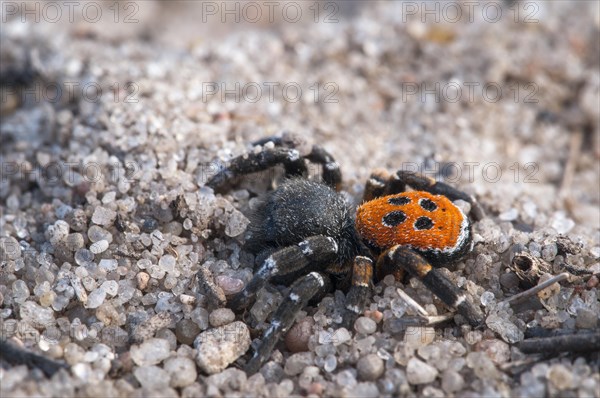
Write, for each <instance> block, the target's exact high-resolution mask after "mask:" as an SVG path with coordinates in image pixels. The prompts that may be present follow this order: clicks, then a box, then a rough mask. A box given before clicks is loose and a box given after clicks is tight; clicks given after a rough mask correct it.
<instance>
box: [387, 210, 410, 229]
mask: <svg viewBox="0 0 600 398" xmlns="http://www.w3.org/2000/svg"><path fill="white" fill-rule="evenodd" d="M381 221H382V222H383V225H385V226H386V227H395V226H397V225H400V224H402V223H403V222H404V221H406V214H404V212H403V211H400V210H395V211H390V212H389V213H388V214H386V215H385V216H383V219H382V220H381Z"/></svg>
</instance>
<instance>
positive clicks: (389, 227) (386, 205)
mask: <svg viewBox="0 0 600 398" xmlns="http://www.w3.org/2000/svg"><path fill="white" fill-rule="evenodd" d="M356 230H357V231H358V233H359V235H360V236H361V238H362V239H363V240H364V241H365V242H367V243H368V244H369V245H370V246H371V247H376V248H378V249H381V250H385V249H388V248H390V247H392V246H395V245H406V246H410V247H412V248H414V249H416V250H419V251H426V252H432V253H439V254H446V255H453V254H454V253H456V252H458V251H462V249H463V248H464V247H465V245H466V244H468V243H469V241H470V230H469V220H468V218H467V217H466V216H465V215H464V213H463V212H462V211H461V210H460V209H459V208H458V207H456V206H455V205H454V204H453V203H452V202H451V201H450V200H449V199H448V198H446V197H445V196H442V195H432V194H430V193H428V192H424V191H413V192H404V193H401V194H396V195H390V196H384V197H381V198H377V199H374V200H371V201H369V202H366V203H363V204H362V205H361V206H360V207H359V208H358V210H357V214H356Z"/></svg>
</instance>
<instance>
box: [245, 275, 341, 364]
mask: <svg viewBox="0 0 600 398" xmlns="http://www.w3.org/2000/svg"><path fill="white" fill-rule="evenodd" d="M326 279H327V277H326V276H325V275H323V274H321V273H319V272H311V273H309V274H308V275H305V276H303V277H302V278H300V279H299V280H297V281H296V282H295V283H294V284H293V285H292V287H291V288H290V292H289V294H288V296H287V297H285V298H284V299H283V302H282V303H281V305H280V306H279V308H277V310H276V311H275V314H274V315H273V320H272V321H271V326H269V328H268V329H267V330H266V331H265V333H264V336H263V339H262V341H261V343H260V345H259V346H258V347H257V349H256V351H255V352H254V355H253V356H252V358H250V361H248V363H247V364H246V366H245V368H244V370H245V371H246V373H247V374H249V375H251V374H254V373H256V372H257V371H258V370H259V369H260V367H261V366H262V365H263V363H265V362H266V361H267V359H269V356H270V355H271V352H272V351H273V347H275V344H277V342H278V341H279V338H280V337H281V335H282V334H283V333H285V332H286V331H288V330H289V328H290V327H291V326H292V324H293V323H294V320H295V318H296V315H297V314H298V312H299V311H300V310H301V309H302V308H304V307H305V306H306V304H307V303H308V301H309V300H310V299H311V298H312V297H313V296H315V295H316V294H317V293H319V292H321V291H322V290H323V289H325V288H326V287H327V286H329V283H327V281H326Z"/></svg>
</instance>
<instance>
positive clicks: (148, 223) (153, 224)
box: [142, 217, 158, 234]
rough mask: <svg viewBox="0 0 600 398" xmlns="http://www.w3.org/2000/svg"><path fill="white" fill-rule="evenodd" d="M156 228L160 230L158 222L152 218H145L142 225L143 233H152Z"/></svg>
mask: <svg viewBox="0 0 600 398" xmlns="http://www.w3.org/2000/svg"><path fill="white" fill-rule="evenodd" d="M156 228H158V221H156V220H155V219H154V218H152V217H146V218H144V222H143V223H142V231H143V232H146V233H148V234H149V233H151V232H152V231H154V230H155V229H156Z"/></svg>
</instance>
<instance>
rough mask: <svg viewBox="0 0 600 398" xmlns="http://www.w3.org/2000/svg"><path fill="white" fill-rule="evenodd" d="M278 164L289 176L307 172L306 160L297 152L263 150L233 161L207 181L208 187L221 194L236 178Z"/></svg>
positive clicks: (277, 149)
mask: <svg viewBox="0 0 600 398" xmlns="http://www.w3.org/2000/svg"><path fill="white" fill-rule="evenodd" d="M278 164H283V166H284V167H285V172H286V174H287V175H288V176H296V175H302V174H304V173H305V172H306V170H307V169H306V164H305V163H304V159H303V158H302V157H301V156H300V153H299V152H298V151H297V150H295V149H293V148H281V147H279V148H277V147H276V148H263V150H262V151H261V152H258V153H254V152H251V153H247V154H245V155H241V156H238V157H236V158H234V159H232V160H231V161H230V163H229V166H227V167H225V168H223V169H222V170H220V171H219V172H218V173H217V174H215V175H214V176H213V177H211V179H210V180H208V181H207V183H206V186H208V187H211V188H213V189H214V190H215V191H218V192H220V191H222V190H223V189H224V188H225V187H226V186H227V184H228V183H229V182H230V181H231V180H232V179H234V178H236V177H239V176H243V175H246V174H250V173H255V172H257V171H263V170H266V169H268V168H271V167H273V166H276V165H278Z"/></svg>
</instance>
